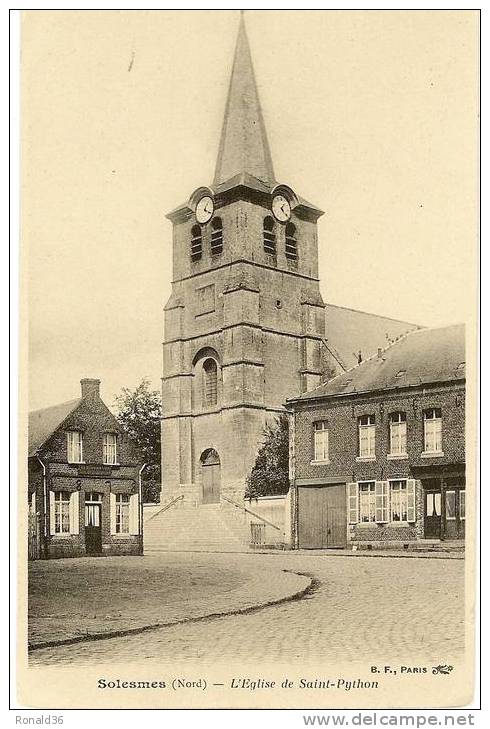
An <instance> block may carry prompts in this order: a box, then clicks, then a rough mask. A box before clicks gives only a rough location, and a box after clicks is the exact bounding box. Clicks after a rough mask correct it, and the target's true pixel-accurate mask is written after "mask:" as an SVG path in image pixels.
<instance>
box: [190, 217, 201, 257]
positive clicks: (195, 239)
mask: <svg viewBox="0 0 490 729" xmlns="http://www.w3.org/2000/svg"><path fill="white" fill-rule="evenodd" d="M191 236H192V237H191V261H199V260H200V259H201V258H202V230H201V226H200V225H194V226H193V227H192V230H191Z"/></svg>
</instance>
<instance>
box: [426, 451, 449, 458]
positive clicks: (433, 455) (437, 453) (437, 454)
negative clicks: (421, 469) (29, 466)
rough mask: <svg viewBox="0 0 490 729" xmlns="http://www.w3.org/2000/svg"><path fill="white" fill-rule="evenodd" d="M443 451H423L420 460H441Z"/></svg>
mask: <svg viewBox="0 0 490 729" xmlns="http://www.w3.org/2000/svg"><path fill="white" fill-rule="evenodd" d="M443 455H444V451H423V452H422V453H421V454H420V457H421V458H442V456H443Z"/></svg>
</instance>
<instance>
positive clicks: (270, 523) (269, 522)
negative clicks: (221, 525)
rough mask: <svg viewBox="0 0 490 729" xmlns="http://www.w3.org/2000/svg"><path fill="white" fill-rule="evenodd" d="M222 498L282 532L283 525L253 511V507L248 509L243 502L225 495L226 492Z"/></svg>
mask: <svg viewBox="0 0 490 729" xmlns="http://www.w3.org/2000/svg"><path fill="white" fill-rule="evenodd" d="M221 498H222V499H224V500H225V501H228V502H229V503H230V504H232V505H233V506H234V507H235V508H236V509H241V510H242V511H246V512H247V514H251V515H252V516H254V517H255V518H256V519H260V521H263V522H264V523H265V524H268V525H269V526H271V527H273V528H274V529H277V531H278V532H282V531H283V530H282V529H281V527H278V526H277V524H273V523H272V522H271V521H269V520H268V519H266V518H265V517H263V516H260V515H259V514H256V513H255V511H251V509H247V507H246V506H242V505H241V504H237V502H236V501H233V499H230V498H229V497H228V496H225V495H224V494H221Z"/></svg>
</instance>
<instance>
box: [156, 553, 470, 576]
mask: <svg viewBox="0 0 490 729" xmlns="http://www.w3.org/2000/svg"><path fill="white" fill-rule="evenodd" d="M399 551H400V554H395V553H393V552H390V553H389V554H383V553H382V552H374V551H371V550H369V549H363V550H357V551H356V552H354V551H352V550H350V549H349V550H346V551H345V552H336V551H334V550H330V549H324V550H321V551H317V550H315V549H311V550H310V549H250V550H247V551H245V550H243V551H241V552H227V551H222V552H221V551H219V550H217V549H210V550H202V549H150V550H149V551H146V552H145V553H144V555H143V556H145V555H146V556H149V555H154V554H172V553H174V554H178V553H181V554H188V553H195V554H249V555H253V554H265V555H269V556H271V557H276V556H277V555H282V556H284V555H285V554H288V555H289V554H291V555H297V556H298V557H304V556H306V555H308V556H310V557H382V558H384V559H389V558H390V557H391V558H393V559H458V560H464V559H465V553H464V552H442V551H433V552H420V553H419V552H405V551H404V550H401V549H400V550H399ZM452 555H454V556H452ZM285 571H287V570H285ZM295 574H298V575H299V574H303V573H301V572H296V573H295Z"/></svg>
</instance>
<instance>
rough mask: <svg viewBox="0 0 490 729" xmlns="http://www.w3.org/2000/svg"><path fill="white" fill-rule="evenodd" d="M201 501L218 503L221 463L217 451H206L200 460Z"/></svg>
mask: <svg viewBox="0 0 490 729" xmlns="http://www.w3.org/2000/svg"><path fill="white" fill-rule="evenodd" d="M201 472H202V503H203V504H219V502H220V492H221V464H220V460H219V456H218V454H217V452H216V451H215V450H213V449H211V450H210V451H208V453H207V454H206V455H205V457H204V459H203V460H202V461H201Z"/></svg>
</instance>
